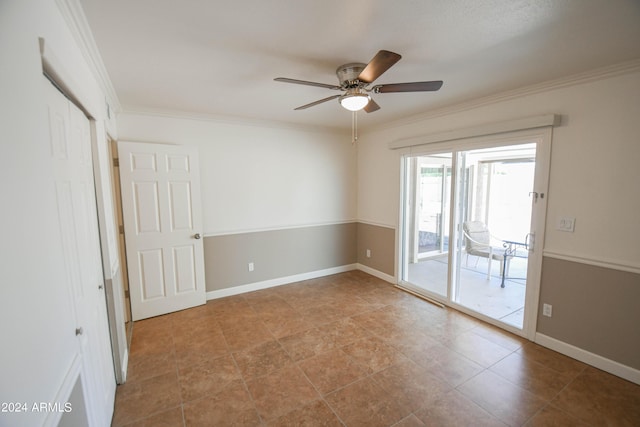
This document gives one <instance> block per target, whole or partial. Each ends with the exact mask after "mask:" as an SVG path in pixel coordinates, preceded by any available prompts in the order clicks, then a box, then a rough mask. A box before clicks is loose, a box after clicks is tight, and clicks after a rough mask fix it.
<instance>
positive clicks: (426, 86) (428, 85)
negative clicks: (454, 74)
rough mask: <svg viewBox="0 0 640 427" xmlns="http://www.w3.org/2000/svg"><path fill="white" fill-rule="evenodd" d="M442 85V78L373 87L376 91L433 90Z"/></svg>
mask: <svg viewBox="0 0 640 427" xmlns="http://www.w3.org/2000/svg"><path fill="white" fill-rule="evenodd" d="M441 87H442V80H434V81H432V82H413V83H391V84H388V85H377V86H374V87H373V88H371V90H372V91H373V92H375V93H390V92H433V91H436V90H438V89H440V88H441Z"/></svg>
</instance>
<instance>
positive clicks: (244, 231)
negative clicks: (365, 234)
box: [203, 219, 358, 237]
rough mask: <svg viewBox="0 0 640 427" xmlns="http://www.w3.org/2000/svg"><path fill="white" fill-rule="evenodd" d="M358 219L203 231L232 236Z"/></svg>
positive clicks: (340, 223)
mask: <svg viewBox="0 0 640 427" xmlns="http://www.w3.org/2000/svg"><path fill="white" fill-rule="evenodd" d="M357 222H358V221H357V220H355V219H347V220H344V221H327V222H318V223H313V224H294V225H282V226H275V227H265V228H247V229H238V230H222V231H205V232H204V233H203V235H204V237H217V236H233V235H235V234H249V233H263V232H268V231H282V230H295V229H298V228H315V227H326V226H330V225H343V224H355V223H357Z"/></svg>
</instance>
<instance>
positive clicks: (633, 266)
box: [542, 250, 640, 274]
mask: <svg viewBox="0 0 640 427" xmlns="http://www.w3.org/2000/svg"><path fill="white" fill-rule="evenodd" d="M542 256H544V257H547V258H553V259H559V260H563V261H571V262H577V263H580V264H586V265H593V266H596V267H603V268H609V269H611V270H618V271H626V272H629V273H635V274H640V264H638V263H628V262H624V261H623V262H620V261H615V260H610V259H598V258H594V257H591V256H588V255H580V254H574V253H568V252H556V251H549V250H544V251H543V252H542Z"/></svg>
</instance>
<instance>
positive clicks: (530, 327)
mask: <svg viewBox="0 0 640 427" xmlns="http://www.w3.org/2000/svg"><path fill="white" fill-rule="evenodd" d="M552 130H553V128H552V127H551V126H547V127H540V128H535V129H529V130H522V131H511V132H506V133H501V134H494V135H486V136H480V137H470V138H462V139H456V140H450V141H445V142H434V143H429V144H423V145H412V146H410V147H405V149H403V150H401V152H400V175H401V176H400V198H399V199H400V200H399V218H398V224H399V233H398V246H397V249H398V250H397V265H398V284H399V285H401V286H406V287H408V288H410V289H411V290H412V291H416V290H417V289H416V287H415V286H411V283H408V282H406V281H404V280H403V277H405V276H404V271H405V268H406V265H405V264H406V262H407V261H406V260H407V258H406V257H407V256H408V255H409V252H407V251H408V249H409V247H408V244H409V242H408V241H407V238H406V233H407V227H408V226H409V225H408V224H407V222H406V221H407V216H406V214H407V212H406V211H407V208H406V197H407V195H408V191H411V188H408V187H409V183H408V182H407V181H408V179H409V177H408V175H407V172H408V171H407V160H408V159H410V158H412V157H418V156H428V155H433V154H438V153H445V152H451V153H452V172H453V173H454V174H455V175H454V176H453V178H455V179H452V188H451V193H452V199H454V200H452V201H451V202H452V203H450V206H449V215H450V218H451V221H450V224H449V235H450V243H449V254H448V263H449V266H448V274H447V280H448V284H447V296H446V298H443V297H442V296H438V295H436V294H432V293H428V292H427V293H426V294H425V296H427V297H429V298H431V299H434V300H436V301H438V302H441V303H443V304H445V305H446V306H449V307H451V308H454V309H456V310H458V311H461V312H464V313H466V314H469V315H471V316H474V317H476V318H479V319H480V320H483V321H485V322H487V323H490V324H493V325H495V326H498V327H500V328H503V329H506V330H508V331H509V332H512V333H514V334H517V335H520V336H523V337H525V338H527V339H529V340H533V339H534V338H535V333H536V325H537V317H538V311H539V310H538V305H539V300H540V279H541V270H542V251H543V248H544V235H545V225H546V211H547V209H546V206H547V199H548V194H547V193H548V186H549V171H550V165H551V164H550V163H551V140H552ZM527 143H536V165H535V178H534V188H533V192H534V199H535V200H534V201H533V203H532V209H531V210H532V223H531V227H530V229H531V231H532V233H533V234H534V236H533V237H532V238H533V249H532V250H531V251H530V253H529V266H528V273H527V287H526V294H525V301H526V302H525V313H524V322H523V328H522V329H518V328H516V327H514V326H511V325H508V324H506V323H504V322H501V321H499V320H496V319H493V318H490V317H488V316H486V315H483V314H481V313H478V312H476V311H473V310H470V309H468V308H466V307H464V306H462V305H461V304H458V303H456V302H455V301H454V298H453V290H454V286H453V283H454V280H455V268H453V267H452V266H454V265H455V262H457V260H456V256H457V254H456V252H457V251H456V250H455V249H456V247H457V243H456V242H454V240H455V239H454V237H455V236H458V234H459V232H460V230H456V227H457V225H458V222H459V218H458V215H459V213H458V206H457V203H458V201H457V200H456V199H457V194H458V173H459V171H458V153H459V152H461V151H470V150H476V149H480V148H488V147H499V146H509V145H520V144H527ZM453 195H455V196H453ZM458 228H459V227H458Z"/></svg>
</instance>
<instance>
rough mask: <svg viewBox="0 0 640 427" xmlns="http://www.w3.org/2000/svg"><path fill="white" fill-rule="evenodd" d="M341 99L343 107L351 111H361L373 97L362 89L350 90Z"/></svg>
mask: <svg viewBox="0 0 640 427" xmlns="http://www.w3.org/2000/svg"><path fill="white" fill-rule="evenodd" d="M339 100H340V105H342V107H343V108H345V109H347V110H349V111H360V110H362V109H363V108H364V107H366V106H367V104H368V103H369V101H370V100H371V97H370V96H369V95H367V94H366V93H363V92H361V91H360V90H348V91H347V93H345V94H344V95H342V96H341V97H340V98H339Z"/></svg>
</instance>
